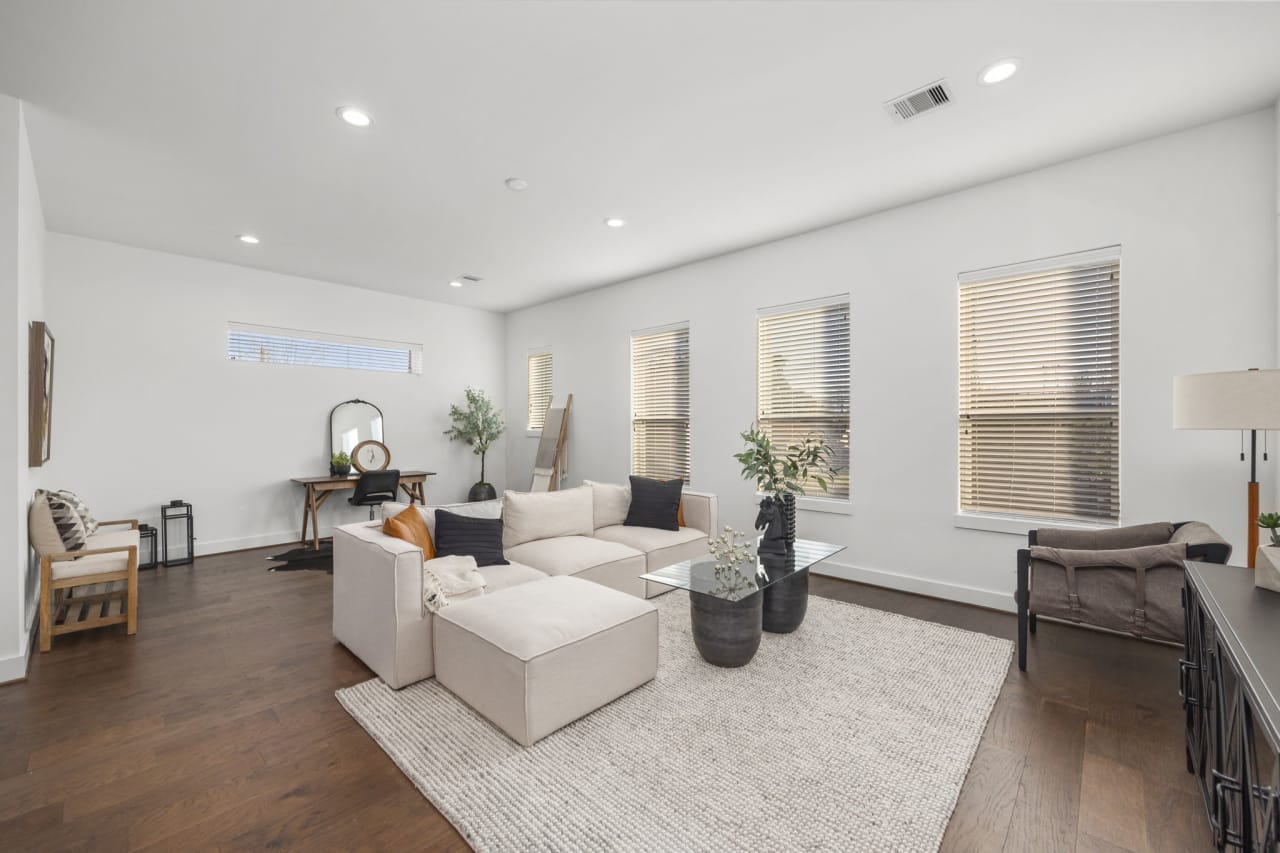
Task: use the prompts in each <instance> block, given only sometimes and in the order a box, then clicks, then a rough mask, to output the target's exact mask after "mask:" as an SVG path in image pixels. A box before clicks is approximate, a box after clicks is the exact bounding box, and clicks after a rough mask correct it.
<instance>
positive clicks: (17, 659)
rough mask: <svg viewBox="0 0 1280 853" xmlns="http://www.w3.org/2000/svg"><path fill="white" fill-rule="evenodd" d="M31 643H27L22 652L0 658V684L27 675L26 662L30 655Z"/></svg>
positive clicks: (20, 678)
mask: <svg viewBox="0 0 1280 853" xmlns="http://www.w3.org/2000/svg"><path fill="white" fill-rule="evenodd" d="M31 645H32V644H31V643H27V650H26V651H25V652H24V653H23V654H20V655H14V656H13V657H11V658H4V659H3V660H0V684H4V683H5V682H6V681H20V680H22V679H24V678H26V677H27V663H28V661H29V659H30V657H31Z"/></svg>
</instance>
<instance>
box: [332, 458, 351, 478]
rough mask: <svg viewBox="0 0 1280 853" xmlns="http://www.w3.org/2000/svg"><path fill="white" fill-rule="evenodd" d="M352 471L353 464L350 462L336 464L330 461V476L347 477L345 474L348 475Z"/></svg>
mask: <svg viewBox="0 0 1280 853" xmlns="http://www.w3.org/2000/svg"><path fill="white" fill-rule="evenodd" d="M350 473H351V465H350V464H347V465H334V464H333V463H332V462H330V463H329V476H330V477H345V476H347V475H348V474H350Z"/></svg>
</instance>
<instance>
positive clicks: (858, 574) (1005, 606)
mask: <svg viewBox="0 0 1280 853" xmlns="http://www.w3.org/2000/svg"><path fill="white" fill-rule="evenodd" d="M813 573H814V574H816V575H827V576H829V577H833V578H843V579H844V580H848V581H857V582H858V583H865V584H871V585H872V586H882V587H886V588H887V589H896V590H901V591H902V592H913V593H916V594H918V595H927V596H930V597H932V598H943V599H946V600H948V601H959V602H962V603H964V604H976V605H978V606H979V607H987V608H990V609H992V610H1003V611H1005V612H1006V613H1014V612H1016V610H1017V608H1015V607H1014V604H1013V590H1012V589H1010V590H1008V591H1000V590H995V589H983V588H981V587H976V586H965V585H964V584H956V583H947V582H945V581H939V580H931V579H930V578H920V577H916V576H914V575H904V574H901V573H900V572H890V571H886V570H884V569H868V568H865V567H863V566H851V565H848V564H846V563H834V562H832V561H830V560H827V561H826V562H823V563H819V564H818V565H817V566H815V567H814V568H813Z"/></svg>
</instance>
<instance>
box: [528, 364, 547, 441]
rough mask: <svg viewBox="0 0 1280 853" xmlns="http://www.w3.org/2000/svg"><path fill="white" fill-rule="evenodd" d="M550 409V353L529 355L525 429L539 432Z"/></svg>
mask: <svg viewBox="0 0 1280 853" xmlns="http://www.w3.org/2000/svg"><path fill="white" fill-rule="evenodd" d="M549 408H551V353H549V352H535V353H530V354H529V417H528V422H527V425H526V429H528V430H530V431H531V432H541V431H542V425H543V424H544V423H546V421H547V409H549Z"/></svg>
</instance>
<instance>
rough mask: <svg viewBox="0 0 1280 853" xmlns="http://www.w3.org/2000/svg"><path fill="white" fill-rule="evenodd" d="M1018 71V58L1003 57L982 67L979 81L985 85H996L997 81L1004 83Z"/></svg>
mask: <svg viewBox="0 0 1280 853" xmlns="http://www.w3.org/2000/svg"><path fill="white" fill-rule="evenodd" d="M1017 72H1018V60H1016V59H1001V60H999V61H998V62H993V63H991V64H990V65H988V66H987V67H986V68H984V69H982V73H981V74H979V75H978V82H980V83H981V84H982V85H984V86H994V85H995V84H997V83H1003V82H1004V81H1005V80H1008V79H1009V78H1010V77H1012V76H1013V75H1014V74H1016V73H1017Z"/></svg>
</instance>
